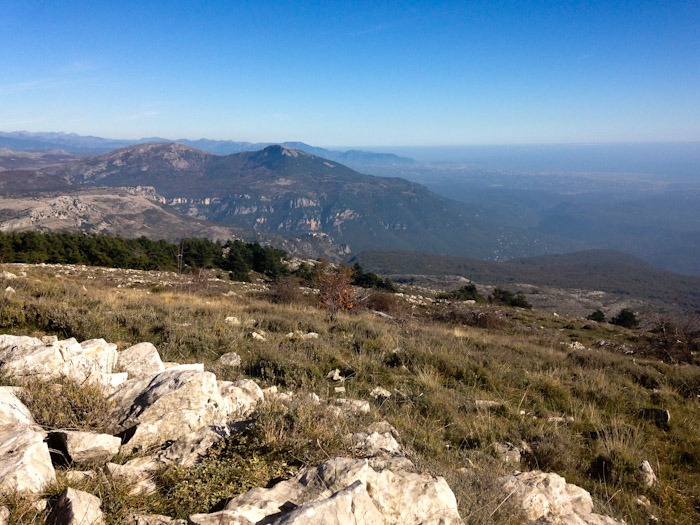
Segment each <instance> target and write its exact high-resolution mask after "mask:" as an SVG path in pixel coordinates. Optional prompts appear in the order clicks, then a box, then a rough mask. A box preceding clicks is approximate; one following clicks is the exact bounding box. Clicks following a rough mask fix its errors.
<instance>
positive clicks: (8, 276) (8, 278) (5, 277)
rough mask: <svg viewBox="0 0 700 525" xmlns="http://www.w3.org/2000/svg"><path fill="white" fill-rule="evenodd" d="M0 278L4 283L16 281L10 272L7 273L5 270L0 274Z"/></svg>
mask: <svg viewBox="0 0 700 525" xmlns="http://www.w3.org/2000/svg"><path fill="white" fill-rule="evenodd" d="M0 278H2V279H3V280H5V281H11V280H13V279H17V276H16V275H15V274H14V273H12V272H8V271H7V270H3V271H2V273H0Z"/></svg>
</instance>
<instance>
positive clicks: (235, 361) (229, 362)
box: [216, 352, 242, 368]
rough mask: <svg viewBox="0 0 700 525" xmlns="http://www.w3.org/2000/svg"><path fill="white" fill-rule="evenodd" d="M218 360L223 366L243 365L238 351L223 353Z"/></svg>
mask: <svg viewBox="0 0 700 525" xmlns="http://www.w3.org/2000/svg"><path fill="white" fill-rule="evenodd" d="M216 362H217V363H218V364H220V365H223V366H230V367H233V368H238V367H240V366H241V363H242V361H241V356H239V355H238V354H237V353H236V352H228V353H226V354H223V355H222V356H221V357H219V359H217V360H216Z"/></svg>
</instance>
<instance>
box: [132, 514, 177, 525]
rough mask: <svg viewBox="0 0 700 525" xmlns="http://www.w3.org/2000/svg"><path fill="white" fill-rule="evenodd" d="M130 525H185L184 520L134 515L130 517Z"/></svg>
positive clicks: (155, 515) (157, 515)
mask: <svg viewBox="0 0 700 525" xmlns="http://www.w3.org/2000/svg"><path fill="white" fill-rule="evenodd" d="M132 520H133V521H132V522H131V524H132V525H187V522H186V521H185V520H178V519H175V518H170V517H168V516H161V515H160V514H136V515H134V516H132Z"/></svg>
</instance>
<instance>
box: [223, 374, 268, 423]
mask: <svg viewBox="0 0 700 525" xmlns="http://www.w3.org/2000/svg"><path fill="white" fill-rule="evenodd" d="M217 383H218V386H219V392H220V393H221V396H222V397H223V398H224V402H225V403H226V412H227V413H228V415H229V418H230V419H232V420H240V419H243V418H245V417H248V416H249V415H250V414H252V413H253V411H254V410H255V408H256V407H257V406H258V405H259V404H260V403H262V402H263V401H265V394H264V393H263V391H262V389H261V388H260V387H259V386H258V384H257V383H256V382H255V381H253V380H251V379H241V380H239V381H218V382H217Z"/></svg>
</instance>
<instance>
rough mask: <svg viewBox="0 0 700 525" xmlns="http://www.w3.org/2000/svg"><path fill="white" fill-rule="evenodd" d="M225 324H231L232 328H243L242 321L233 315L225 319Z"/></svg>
mask: <svg viewBox="0 0 700 525" xmlns="http://www.w3.org/2000/svg"><path fill="white" fill-rule="evenodd" d="M224 323H226V324H230V325H231V326H241V324H242V323H241V320H240V319H239V318H238V317H235V316H233V315H230V316H228V317H227V318H226V319H224Z"/></svg>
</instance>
